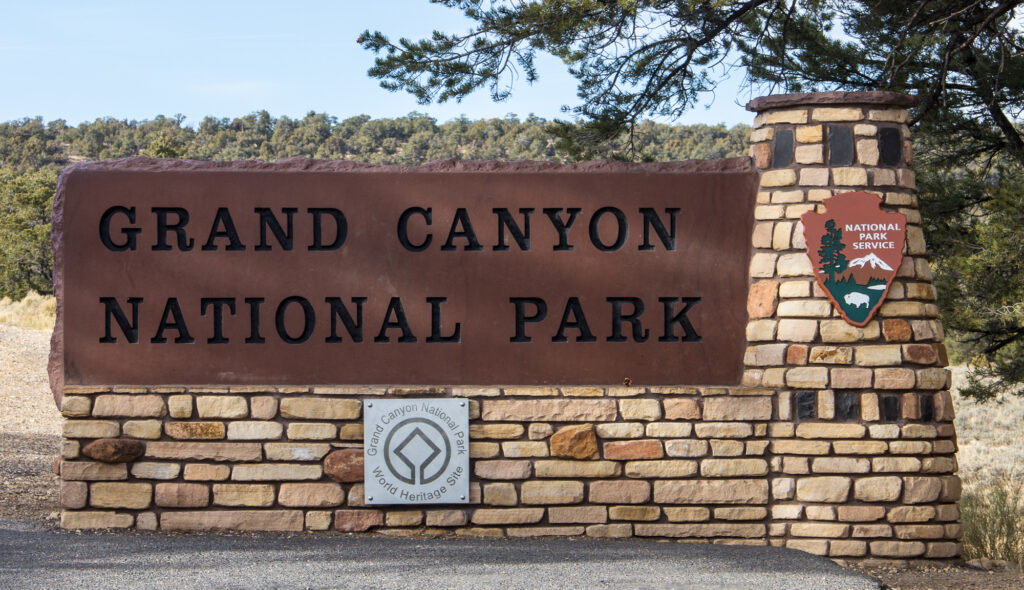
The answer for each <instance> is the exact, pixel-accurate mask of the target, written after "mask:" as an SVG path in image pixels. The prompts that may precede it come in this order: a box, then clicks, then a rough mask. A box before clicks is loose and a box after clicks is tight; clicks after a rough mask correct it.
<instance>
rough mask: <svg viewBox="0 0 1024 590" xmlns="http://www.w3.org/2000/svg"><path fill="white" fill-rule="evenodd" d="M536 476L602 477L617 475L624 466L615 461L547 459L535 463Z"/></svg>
mask: <svg viewBox="0 0 1024 590" xmlns="http://www.w3.org/2000/svg"><path fill="white" fill-rule="evenodd" d="M534 470H535V472H536V477H565V478H600V477H616V476H618V475H619V474H620V473H621V471H622V466H621V464H619V463H616V462H615V461H569V460H565V461H561V460H555V459H546V460H540V461H537V462H536V463H535V464H534Z"/></svg>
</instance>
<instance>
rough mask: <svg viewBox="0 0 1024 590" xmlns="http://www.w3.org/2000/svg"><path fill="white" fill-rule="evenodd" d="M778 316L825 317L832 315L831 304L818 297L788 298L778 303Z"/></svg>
mask: <svg viewBox="0 0 1024 590" xmlns="http://www.w3.org/2000/svg"><path fill="white" fill-rule="evenodd" d="M776 313H777V314H778V316H779V317H809V318H827V317H829V316H830V315H832V304H831V303H829V302H828V301H821V300H818V299H809V300H796V299H794V300H788V301H783V302H782V303H780V304H779V308H778V311H777V312H776Z"/></svg>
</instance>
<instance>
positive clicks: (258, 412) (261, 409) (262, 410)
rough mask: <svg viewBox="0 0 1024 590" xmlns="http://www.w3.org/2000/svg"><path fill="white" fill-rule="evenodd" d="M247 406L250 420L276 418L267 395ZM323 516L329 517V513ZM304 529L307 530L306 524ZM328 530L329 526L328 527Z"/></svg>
mask: <svg viewBox="0 0 1024 590" xmlns="http://www.w3.org/2000/svg"><path fill="white" fill-rule="evenodd" d="M249 405H250V406H251V412H252V418H253V419H254V420H270V419H272V418H274V417H275V416H277V398H274V397H270V396H267V395H263V396H256V397H253V398H252V399H250V400H249ZM310 514H313V513H310ZM324 514H328V515H330V513H329V512H327V513H324ZM306 520H307V521H308V520H309V514H307V515H306ZM306 528H309V523H308V522H307V525H306ZM328 528H330V525H328ZM315 530H320V529H315Z"/></svg>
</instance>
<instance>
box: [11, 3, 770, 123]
mask: <svg viewBox="0 0 1024 590" xmlns="http://www.w3.org/2000/svg"><path fill="white" fill-rule="evenodd" d="M0 14H3V16H4V19H3V20H4V21H5V23H6V26H4V27H3V32H2V33H0V80H2V82H0V121H7V120H12V119H20V118H22V117H35V116H41V117H43V118H44V119H45V120H47V121H49V120H53V119H57V118H62V119H65V120H67V121H68V123H70V124H77V123H80V122H82V121H91V120H93V119H96V118H97V117H108V116H109V117H115V118H118V119H125V118H127V119H147V118H153V117H154V116H156V115H159V114H163V115H167V116H173V115H175V114H177V113H181V114H183V115H185V116H186V120H185V121H186V123H191V124H196V123H198V122H199V121H200V120H201V119H202V118H203V117H204V116H206V115H213V116H216V117H236V116H241V115H245V114H248V113H250V112H253V111H257V110H260V109H266V110H268V111H269V112H270V113H271V114H272V115H275V116H280V115H288V116H292V117H301V116H302V115H304V114H305V113H307V112H309V111H311V110H312V111H318V112H327V113H329V114H331V115H334V116H337V117H339V118H345V117H349V116H353V115H358V114H368V115H370V116H373V117H394V116H401V115H405V114H406V113H409V112H411V111H419V112H425V113H428V114H430V115H431V116H433V117H436V118H437V119H438V120H439V121H447V120H449V119H452V118H455V117H458V116H460V115H466V116H467V117H469V118H472V119H476V118H483V117H503V116H505V115H507V114H509V113H514V114H516V115H519V116H520V117H526V116H527V115H529V114H531V113H532V114H536V115H538V116H541V117H544V118H547V119H552V118H555V117H562V118H565V116H566V115H563V114H561V113H560V111H559V109H560V107H561V106H562V105H563V104H569V105H572V104H575V101H576V84H575V80H574V79H573V78H572V77H571V76H569V74H568V73H567V72H566V68H565V66H564V65H563V64H562V63H561V62H560V61H558V60H557V59H555V58H552V57H550V56H545V57H544V58H543V59H542V60H540V62H539V68H538V69H539V72H540V81H539V82H538V83H535V84H534V85H532V86H530V85H527V84H526V82H525V81H521V82H520V83H518V84H516V86H515V91H514V93H513V96H512V98H511V99H509V100H508V101H505V102H502V103H494V102H492V101H491V99H490V96H489V95H488V93H487V92H486V91H483V92H478V93H476V94H474V95H472V96H470V97H469V98H467V99H465V100H463V101H462V102H461V103H456V102H448V103H444V104H431V105H419V104H417V103H416V101H415V99H413V98H412V97H411V96H409V95H408V94H405V93H392V92H388V91H386V90H384V89H383V88H381V87H380V86H379V85H378V82H377V80H374V79H371V78H369V77H368V76H367V75H366V70H367V69H368V68H369V67H370V66H371V65H372V63H373V55H372V54H371V53H370V52H368V51H365V50H363V49H361V48H360V47H359V46H358V45H357V43H356V38H357V37H358V36H359V34H360V33H361V32H362V31H364V30H366V29H370V30H381V31H383V32H384V33H386V34H388V35H389V36H391V37H392V38H395V39H397V38H398V37H400V36H407V37H411V38H416V39H418V38H421V37H423V36H426V35H429V33H430V32H431V31H432V30H433V29H440V30H443V31H447V32H454V31H460V30H464V29H466V28H468V26H469V21H467V20H466V19H465V18H464V17H463V16H462V14H461V13H460V12H459V11H456V10H452V9H449V8H445V7H444V6H439V5H436V4H432V3H430V1H429V0H340V1H335V2H313V1H301V0H297V1H293V2H287V3H286V2H281V1H280V0H279V1H277V2H262V1H256V0H253V1H249V2H233V1H218V0H207V1H205V2H198V1H193V0H185V1H177V0H176V1H174V2H160V3H157V2H149V1H141V0H136V1H134V2H129V1H103V2H81V1H79V2H70V1H49V0H32V1H25V0H0ZM738 75H739V73H736V74H734V76H738ZM749 98H751V97H750V96H747V95H746V94H745V93H740V91H739V81H738V80H735V79H734V80H729V81H727V82H725V83H723V84H722V86H720V88H719V91H718V93H717V97H712V96H710V95H709V96H707V97H705V98H704V100H703V101H702V105H701V106H698V107H696V108H695V109H694V110H693V111H691V112H689V113H688V114H687V115H685V116H684V117H683V119H681V120H679V121H678V122H679V123H711V124H713V123H726V124H727V125H734V124H736V123H749V122H750V121H751V120H752V114H751V113H748V112H746V111H745V110H744V109H743V107H742V106H740V104H742V103H745V102H746V101H747V100H749ZM709 103H711V106H710V107H708V108H705V105H707V104H709ZM737 103H740V104H737Z"/></svg>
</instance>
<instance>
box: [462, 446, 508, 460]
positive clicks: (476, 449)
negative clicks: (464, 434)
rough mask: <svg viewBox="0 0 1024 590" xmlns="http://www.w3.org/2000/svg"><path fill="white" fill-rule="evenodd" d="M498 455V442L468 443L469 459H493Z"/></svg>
mask: <svg viewBox="0 0 1024 590" xmlns="http://www.w3.org/2000/svg"><path fill="white" fill-rule="evenodd" d="M499 455H501V446H500V445H499V444H498V443H484V442H471V443H469V458H470V459H493V458H495V457H497V456H499Z"/></svg>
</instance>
